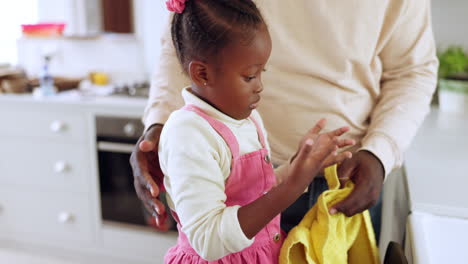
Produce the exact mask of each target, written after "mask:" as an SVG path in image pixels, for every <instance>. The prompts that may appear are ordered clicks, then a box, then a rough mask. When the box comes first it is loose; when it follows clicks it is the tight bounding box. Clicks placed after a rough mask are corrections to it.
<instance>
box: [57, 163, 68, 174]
mask: <svg viewBox="0 0 468 264" xmlns="http://www.w3.org/2000/svg"><path fill="white" fill-rule="evenodd" d="M69 169H70V165H68V163H67V162H65V161H57V162H56V163H55V165H54V171H55V172H56V173H64V172H66V171H68V170H69Z"/></svg>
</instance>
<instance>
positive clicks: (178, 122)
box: [159, 89, 288, 260]
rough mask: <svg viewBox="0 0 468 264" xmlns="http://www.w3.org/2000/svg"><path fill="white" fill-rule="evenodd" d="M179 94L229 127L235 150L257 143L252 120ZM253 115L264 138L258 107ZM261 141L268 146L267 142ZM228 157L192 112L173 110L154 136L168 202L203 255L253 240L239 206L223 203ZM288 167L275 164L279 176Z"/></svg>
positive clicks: (214, 256)
mask: <svg viewBox="0 0 468 264" xmlns="http://www.w3.org/2000/svg"><path fill="white" fill-rule="evenodd" d="M182 95H183V98H184V100H185V102H186V104H192V105H195V106H197V107H199V108H201V109H202V110H203V111H204V112H205V113H207V114H208V115H209V116H211V117H213V118H215V119H217V120H219V121H221V122H223V123H224V124H225V125H226V126H227V127H228V128H229V129H230V130H231V131H232V132H233V134H234V135H235V137H236V139H237V141H238V143H239V154H240V155H243V154H246V153H250V152H253V151H257V150H259V149H261V148H262V146H261V143H260V141H259V139H258V133H257V129H256V126H255V124H254V123H253V122H252V121H251V120H250V119H244V120H236V119H233V118H231V117H229V116H227V115H225V114H223V113H222V112H220V111H218V110H217V109H215V108H214V107H212V106H211V105H209V104H207V103H206V102H204V101H203V100H201V99H199V98H198V97H196V96H195V95H193V94H192V93H190V92H189V91H188V90H187V89H184V90H183V91H182ZM252 117H253V118H254V119H255V120H256V121H257V122H258V123H259V125H260V127H261V129H262V132H263V134H264V136H265V138H266V136H267V135H266V132H265V129H264V128H263V123H262V120H261V118H260V115H259V114H258V113H257V111H255V110H254V111H253V112H252ZM266 144H267V143H266ZM266 147H267V149H269V147H268V145H267V146H266ZM231 158H232V155H231V151H230V149H229V147H228V145H227V144H226V142H225V141H224V139H223V138H222V137H221V136H220V135H219V134H218V133H217V132H216V130H214V129H213V128H212V127H211V125H210V124H209V123H208V122H207V121H206V120H205V119H203V118H202V117H201V116H199V115H198V114H196V113H194V112H191V111H187V110H177V111H175V112H173V113H172V114H171V115H170V118H169V120H168V121H167V122H166V124H165V125H164V128H163V131H162V133H161V137H160V142H159V162H160V164H161V169H162V171H163V173H164V175H165V177H164V184H165V187H166V190H167V200H168V205H169V207H170V208H171V209H172V210H174V211H175V212H177V215H178V217H179V220H180V222H181V224H182V231H183V232H184V233H185V234H186V235H187V238H188V240H189V242H190V245H191V246H192V247H193V249H195V251H196V252H197V253H198V254H199V255H200V256H201V257H203V258H204V259H207V260H215V259H219V258H221V257H223V256H226V255H228V254H230V253H234V252H238V251H241V250H242V249H244V248H246V247H248V246H250V245H251V244H252V243H253V239H248V238H247V237H246V236H245V235H244V233H243V231H242V229H241V227H240V224H239V220H238V218H237V211H238V209H239V208H240V206H229V207H228V206H226V205H225V204H224V202H225V201H226V194H225V182H226V180H227V179H228V177H229V174H230V172H231V170H230V169H231ZM287 167H288V166H283V169H280V170H275V174H276V176H277V177H284V176H281V175H282V174H284V173H286V172H287Z"/></svg>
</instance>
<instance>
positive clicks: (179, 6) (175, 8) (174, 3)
mask: <svg viewBox="0 0 468 264" xmlns="http://www.w3.org/2000/svg"><path fill="white" fill-rule="evenodd" d="M186 1H187V0H167V1H166V7H167V10H169V11H171V12H176V13H179V14H181V13H182V12H184V9H185V2H186Z"/></svg>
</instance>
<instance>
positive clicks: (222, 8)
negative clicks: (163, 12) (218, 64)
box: [171, 0, 265, 72]
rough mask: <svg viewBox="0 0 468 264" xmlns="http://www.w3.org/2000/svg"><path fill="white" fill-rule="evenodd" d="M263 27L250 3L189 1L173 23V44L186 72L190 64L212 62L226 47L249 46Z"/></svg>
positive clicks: (214, 0) (231, 0)
mask: <svg viewBox="0 0 468 264" xmlns="http://www.w3.org/2000/svg"><path fill="white" fill-rule="evenodd" d="M264 24H265V22H264V20H263V17H262V15H261V14H260V11H259V10H258V9H257V6H256V5H255V4H254V3H253V1H251V0H188V1H187V2H185V9H184V11H183V12H182V13H181V14H179V13H175V14H174V17H173V19H172V26H171V34H172V41H173V43H174V47H175V50H176V53H177V57H178V59H179V62H180V64H181V65H182V68H183V70H184V72H187V70H188V64H189V63H190V61H192V60H201V61H209V60H210V59H215V58H216V55H217V54H219V52H220V51H221V50H222V49H223V48H224V47H226V45H227V44H228V43H230V42H232V41H245V42H248V41H249V39H252V38H253V36H254V34H255V32H256V31H257V30H258V29H259V28H260V27H261V26H262V25H264Z"/></svg>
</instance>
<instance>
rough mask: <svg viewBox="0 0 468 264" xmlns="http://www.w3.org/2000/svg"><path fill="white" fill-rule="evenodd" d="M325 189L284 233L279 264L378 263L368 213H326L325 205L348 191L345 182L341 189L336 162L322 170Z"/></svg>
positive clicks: (339, 199) (342, 196)
mask: <svg viewBox="0 0 468 264" xmlns="http://www.w3.org/2000/svg"><path fill="white" fill-rule="evenodd" d="M325 178H326V180H327V182H328V186H329V190H327V191H325V192H323V194H321V195H320V196H319V198H318V201H317V203H316V204H315V205H314V207H313V208H312V209H310V210H309V212H307V214H306V215H305V216H304V219H302V221H301V222H300V223H299V225H297V226H296V227H294V228H293V229H292V230H291V231H290V232H289V234H288V237H287V238H286V240H285V242H284V244H283V247H282V248H281V253H280V260H279V263H280V264H300V263H309V264H310V263H314V264H319V263H320V264H323V263H331V264H340V263H351V264H353V263H359V264H368V263H369V264H374V263H375V264H378V263H379V253H378V249H377V246H376V243H375V235H374V230H373V228H372V223H371V220H370V216H369V212H368V211H367V210H366V211H364V212H362V213H360V214H356V215H354V216H352V217H347V216H346V215H344V214H342V213H336V214H334V215H330V214H329V213H328V210H329V208H330V207H331V206H332V205H334V204H336V203H337V202H339V201H341V200H343V199H344V198H345V197H346V196H348V194H350V193H351V191H352V189H353V187H354V184H353V183H352V182H351V181H348V182H347V183H346V185H345V187H344V188H343V189H340V188H339V187H340V183H339V180H338V175H337V171H336V165H334V166H330V167H328V168H326V169H325Z"/></svg>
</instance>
